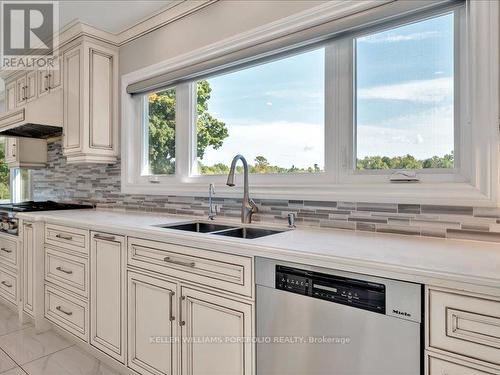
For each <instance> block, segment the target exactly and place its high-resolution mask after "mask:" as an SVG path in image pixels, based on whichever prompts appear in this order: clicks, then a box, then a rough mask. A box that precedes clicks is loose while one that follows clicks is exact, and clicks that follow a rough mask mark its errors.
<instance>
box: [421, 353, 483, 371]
mask: <svg viewBox="0 0 500 375" xmlns="http://www.w3.org/2000/svg"><path fill="white" fill-rule="evenodd" d="M427 368H428V375H493V373H491V372H484V371H480V370H477V369H475V368H472V367H468V366H464V365H460V364H458V363H453V362H448V361H445V360H443V359H440V358H435V357H428V364H427Z"/></svg>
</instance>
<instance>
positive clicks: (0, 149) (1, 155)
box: [0, 142, 10, 199]
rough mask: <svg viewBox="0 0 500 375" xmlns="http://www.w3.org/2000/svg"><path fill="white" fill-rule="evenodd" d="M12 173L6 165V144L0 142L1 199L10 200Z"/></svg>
mask: <svg viewBox="0 0 500 375" xmlns="http://www.w3.org/2000/svg"><path fill="white" fill-rule="evenodd" d="M9 186H10V173H9V167H7V164H5V142H0V199H9V198H10V189H9Z"/></svg>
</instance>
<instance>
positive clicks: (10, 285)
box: [0, 269, 18, 305]
mask: <svg viewBox="0 0 500 375" xmlns="http://www.w3.org/2000/svg"><path fill="white" fill-rule="evenodd" d="M17 287H18V285H17V275H16V274H15V273H13V272H10V271H6V270H4V269H0V296H2V297H3V298H5V299H6V300H8V301H10V302H12V303H13V304H15V305H17V301H18V298H17Z"/></svg>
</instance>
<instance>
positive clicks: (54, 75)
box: [47, 56, 62, 90]
mask: <svg viewBox="0 0 500 375" xmlns="http://www.w3.org/2000/svg"><path fill="white" fill-rule="evenodd" d="M61 70H62V67H61V64H60V59H59V56H54V66H53V67H52V68H49V69H48V72H47V73H48V82H49V89H50V90H54V89H56V88H58V87H59V86H61Z"/></svg>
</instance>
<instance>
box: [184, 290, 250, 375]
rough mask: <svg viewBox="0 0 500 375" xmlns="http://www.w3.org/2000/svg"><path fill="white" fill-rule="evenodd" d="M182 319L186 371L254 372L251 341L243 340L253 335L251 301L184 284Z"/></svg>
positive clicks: (206, 374) (187, 374)
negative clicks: (219, 294) (208, 341)
mask: <svg viewBox="0 0 500 375" xmlns="http://www.w3.org/2000/svg"><path fill="white" fill-rule="evenodd" d="M179 320H180V321H179V324H180V325H181V327H182V329H181V336H182V349H181V350H182V354H181V357H182V374H183V375H250V374H252V368H253V353H252V344H251V343H250V342H245V340H244V338H248V339H249V340H250V338H251V335H252V306H251V305H249V304H246V303H243V302H238V301H235V300H232V299H229V298H225V297H220V296H217V295H215V294H211V293H209V292H204V291H201V290H198V289H194V288H188V287H185V286H182V288H181V310H180V316H179ZM199 338H210V339H212V338H213V339H216V340H220V342H217V343H203V342H201V343H199V342H198V343H196V342H195V341H196V340H199Z"/></svg>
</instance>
